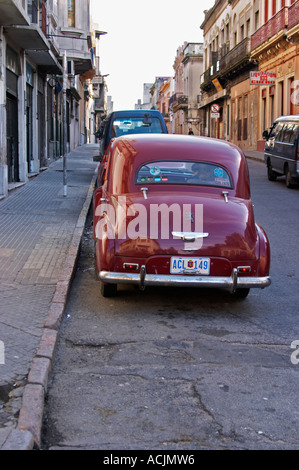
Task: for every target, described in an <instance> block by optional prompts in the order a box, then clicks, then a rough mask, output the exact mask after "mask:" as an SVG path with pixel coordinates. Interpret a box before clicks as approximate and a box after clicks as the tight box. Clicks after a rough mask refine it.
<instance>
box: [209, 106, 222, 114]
mask: <svg viewBox="0 0 299 470" xmlns="http://www.w3.org/2000/svg"><path fill="white" fill-rule="evenodd" d="M219 111H220V106H219V104H212V106H211V112H212V113H219Z"/></svg>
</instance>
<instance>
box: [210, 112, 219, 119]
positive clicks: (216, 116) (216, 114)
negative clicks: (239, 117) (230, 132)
mask: <svg viewBox="0 0 299 470" xmlns="http://www.w3.org/2000/svg"><path fill="white" fill-rule="evenodd" d="M211 118H216V119H219V118H220V113H211Z"/></svg>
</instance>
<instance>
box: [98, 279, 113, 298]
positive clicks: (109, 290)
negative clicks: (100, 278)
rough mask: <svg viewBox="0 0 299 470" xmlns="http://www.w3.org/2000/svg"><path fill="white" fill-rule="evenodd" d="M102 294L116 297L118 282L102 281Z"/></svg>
mask: <svg viewBox="0 0 299 470" xmlns="http://www.w3.org/2000/svg"><path fill="white" fill-rule="evenodd" d="M100 284H101V288H100V289H101V294H102V296H103V297H114V296H115V295H116V293H117V284H104V282H101V283H100Z"/></svg>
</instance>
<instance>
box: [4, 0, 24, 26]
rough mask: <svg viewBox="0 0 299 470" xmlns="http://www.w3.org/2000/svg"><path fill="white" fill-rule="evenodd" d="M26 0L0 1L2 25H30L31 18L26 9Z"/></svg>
mask: <svg viewBox="0 0 299 470" xmlns="http://www.w3.org/2000/svg"><path fill="white" fill-rule="evenodd" d="M26 5H27V1H26V0H22V1H20V0H6V1H5V2H3V1H2V0H1V1H0V25H13V24H19V25H27V26H28V25H29V24H30V19H29V16H28V14H27V11H26Z"/></svg>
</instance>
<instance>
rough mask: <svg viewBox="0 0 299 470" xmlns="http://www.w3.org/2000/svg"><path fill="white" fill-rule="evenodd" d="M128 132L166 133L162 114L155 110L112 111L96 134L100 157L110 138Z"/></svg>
mask: <svg viewBox="0 0 299 470" xmlns="http://www.w3.org/2000/svg"><path fill="white" fill-rule="evenodd" d="M128 134H167V127H166V124H165V121H164V118H163V116H162V114H161V113H160V112H159V111H157V110H152V109H148V110H140V109H139V110H137V109H136V110H131V111H130V110H128V111H114V112H113V113H111V114H109V115H108V116H107V117H106V119H104V121H103V122H102V125H101V127H100V129H99V130H98V132H97V133H96V136H97V137H98V138H99V139H100V158H101V157H103V156H104V154H105V152H106V150H107V148H108V145H109V143H110V141H111V139H114V138H116V137H120V136H122V135H128Z"/></svg>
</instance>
